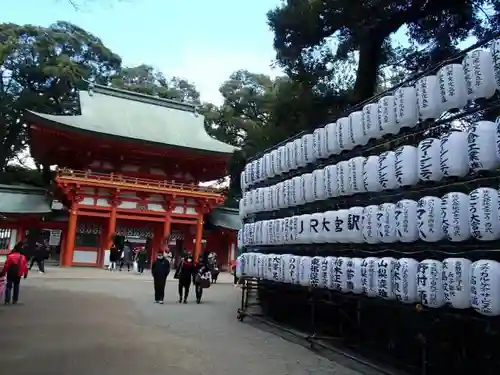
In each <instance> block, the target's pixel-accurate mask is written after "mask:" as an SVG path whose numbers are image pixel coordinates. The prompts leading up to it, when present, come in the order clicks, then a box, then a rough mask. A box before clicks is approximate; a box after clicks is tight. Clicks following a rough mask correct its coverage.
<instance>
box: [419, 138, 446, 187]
mask: <svg viewBox="0 0 500 375" xmlns="http://www.w3.org/2000/svg"><path fill="white" fill-rule="evenodd" d="M418 178H419V179H420V180H422V181H439V180H441V179H442V178H443V172H441V142H440V141H439V139H436V138H426V139H424V140H423V141H422V142H420V143H419V144H418Z"/></svg>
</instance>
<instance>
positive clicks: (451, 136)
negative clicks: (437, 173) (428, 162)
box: [439, 131, 469, 177]
mask: <svg viewBox="0 0 500 375" xmlns="http://www.w3.org/2000/svg"><path fill="white" fill-rule="evenodd" d="M467 148H468V141H467V133H465V132H455V131H453V132H449V133H447V134H445V135H443V136H441V138H440V149H439V150H440V156H439V158H440V169H441V173H442V174H443V176H444V177H463V176H465V175H466V174H467V173H468V172H469V157H468V155H467V153H465V152H464V150H466V149H467Z"/></svg>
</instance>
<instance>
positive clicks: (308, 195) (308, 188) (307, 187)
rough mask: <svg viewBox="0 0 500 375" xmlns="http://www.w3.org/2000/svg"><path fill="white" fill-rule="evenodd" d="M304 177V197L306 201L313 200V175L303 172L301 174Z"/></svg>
mask: <svg viewBox="0 0 500 375" xmlns="http://www.w3.org/2000/svg"><path fill="white" fill-rule="evenodd" d="M302 178H303V179H304V198H305V201H306V203H310V202H312V201H314V186H313V176H312V173H304V174H303V175H302Z"/></svg>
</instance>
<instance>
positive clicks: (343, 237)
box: [333, 210, 349, 243]
mask: <svg viewBox="0 0 500 375" xmlns="http://www.w3.org/2000/svg"><path fill="white" fill-rule="evenodd" d="M336 212H337V214H336V217H335V220H334V221H333V230H334V231H335V236H336V239H337V241H338V242H340V243H348V242H349V229H348V228H349V225H348V224H349V210H338V211H336Z"/></svg>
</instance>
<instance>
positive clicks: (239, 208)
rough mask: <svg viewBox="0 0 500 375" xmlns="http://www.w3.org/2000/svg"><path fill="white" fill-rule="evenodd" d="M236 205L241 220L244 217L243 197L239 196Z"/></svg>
mask: <svg viewBox="0 0 500 375" xmlns="http://www.w3.org/2000/svg"><path fill="white" fill-rule="evenodd" d="M238 206H239V207H238V216H239V217H240V219H241V220H243V218H244V217H245V201H244V199H243V198H241V199H240V201H239V202H238Z"/></svg>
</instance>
